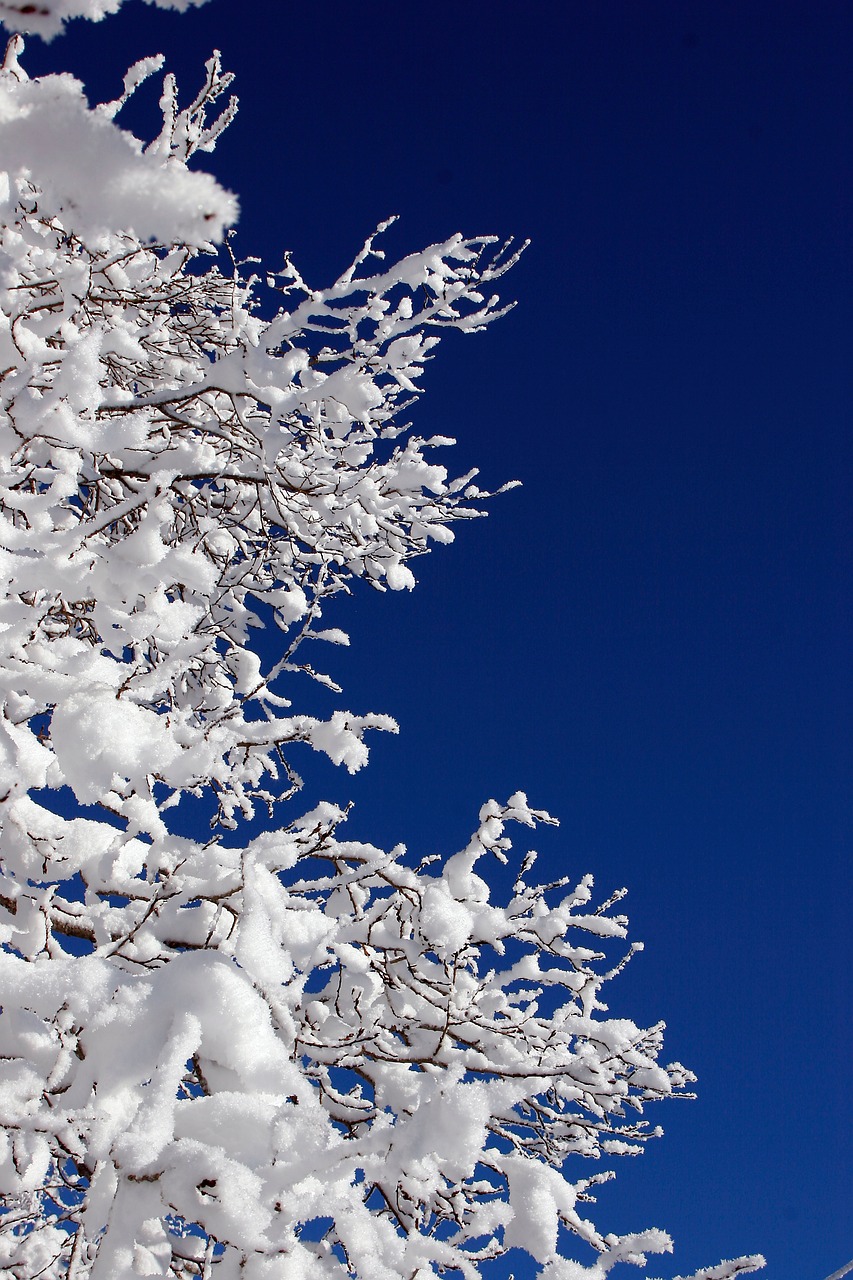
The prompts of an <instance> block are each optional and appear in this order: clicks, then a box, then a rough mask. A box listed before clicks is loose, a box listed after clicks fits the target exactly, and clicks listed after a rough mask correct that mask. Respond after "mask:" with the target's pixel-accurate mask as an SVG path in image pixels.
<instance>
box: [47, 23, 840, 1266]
mask: <svg viewBox="0 0 853 1280" xmlns="http://www.w3.org/2000/svg"><path fill="white" fill-rule="evenodd" d="M214 46H216V47H219V48H221V49H222V51H223V56H224V62H225V65H226V66H227V67H230V68H231V69H233V70H234V71H236V72H237V75H238V83H237V88H238V91H239V93H240V96H241V101H242V106H241V112H240V116H239V117H238V120H237V122H236V124H235V125H234V126H233V128H232V129H231V130H230V131H229V133H228V134H227V135H226V136H225V137H224V138H223V140H222V142H221V143H220V146H219V148H218V150H217V152H216V153H215V155H214V156H213V157H211V158H210V160H209V165H210V167H211V168H212V169H213V170H214V171H215V172H216V174H217V176H218V177H219V178H220V179H221V180H222V181H223V182H224V183H225V184H226V185H228V186H229V187H231V188H232V189H233V190H235V191H237V192H238V193H239V194H240V196H241V200H242V208H243V215H242V219H241V222H240V227H239V240H238V246H239V249H240V251H241V252H244V253H247V254H248V253H258V254H260V255H262V256H263V257H264V259H265V261H266V263H267V265H268V266H270V267H276V266H278V265H279V263H280V260H281V256H280V255H281V251H282V250H283V249H285V248H287V249H291V250H292V251H293V253H294V257H295V259H296V261H297V263H298V264H299V266H300V268H301V269H302V271H303V274H304V275H305V276H306V278H308V279H309V280H311V281H314V282H316V283H317V284H326V283H328V282H329V281H330V280H331V279H332V277H333V275H335V274H337V273H338V272H339V270H340V269H341V268H342V267H344V266H345V265H346V264H347V263H348V262H349V260H350V258H351V256H352V254H353V253H354V252H355V250H356V249H357V248H358V247H359V246H360V244H361V242H362V240H363V238H364V236H365V235H366V234H367V233H368V232H369V231H370V230H371V229H372V228H373V227H374V226H375V225H376V223H377V222H378V221H379V220H380V219H382V218H385V217H387V216H388V215H389V214H392V213H397V214H400V215H401V221H400V222H399V223H398V224H397V225H396V226H395V227H394V229H393V231H392V232H391V233H390V235H389V239H388V250H389V253H391V252H394V251H398V252H399V253H403V252H406V251H408V250H410V249H416V248H420V247H422V246H423V245H424V244H426V243H429V242H431V241H434V240H439V239H442V238H444V237H445V236H446V235H448V234H449V233H452V232H454V231H457V230H462V231H465V232H469V233H479V232H482V231H495V232H497V233H499V234H501V235H504V234H516V235H518V236H521V237H526V236H530V237H531V238H532V241H533V243H532V245H531V248H530V249H529V251H528V252H527V254H526V255H525V257H524V259H523V261H522V263H521V264H520V265H519V267H518V268H517V269H516V270H515V271H514V272H513V274H512V276H511V277H509V278H508V279H507V280H506V282H505V289H504V292H505V293H506V294H507V296H510V297H514V298H516V299H517V300H518V304H519V305H518V307H517V308H516V310H515V311H514V312H513V313H512V315H511V316H509V317H508V318H506V319H504V320H503V321H501V322H500V324H498V325H496V326H495V327H494V328H493V329H491V330H490V331H489V332H488V333H486V334H482V335H479V336H477V337H462V336H458V335H451V336H450V337H448V339H447V340H446V341H445V342H444V343H443V344H442V348H441V349H440V350H439V352H438V354H437V358H436V360H435V362H434V364H433V365H432V366H431V367H430V368H429V370H428V373H427V375H426V377H425V378H424V386H425V388H426V391H427V394H426V396H425V398H424V400H423V402H422V403H421V405H420V406H419V408H418V409H417V410H416V423H417V426H418V429H419V431H421V432H422V433H424V434H427V435H429V434H434V433H442V434H448V435H454V436H457V437H458V439H459V445H458V447H457V449H456V450H455V451H453V455H451V454H448V456H447V462H448V465H451V466H452V467H453V468H454V470H455V471H463V470H466V469H467V468H468V467H470V466H472V465H479V466H480V467H481V469H482V475H483V477H484V479H485V481H486V482H487V483H488V484H491V485H497V484H500V483H501V482H502V481H504V480H506V479H511V478H518V479H520V480H522V481H523V484H524V487H523V489H521V490H516V491H514V492H512V493H510V494H507V495H505V496H503V497H501V498H500V499H496V500H495V501H494V503H493V504H492V507H491V515H490V517H489V519H488V520H483V521H479V522H477V523H475V524H472V525H470V526H468V527H463V528H461V529H460V530H459V534H458V540H457V542H456V544H455V545H454V546H453V547H452V548H450V549H444V548H440V549H439V551H438V552H437V553H436V554H435V555H432V556H430V557H428V558H426V559H424V560H423V561H421V562H419V563H418V564H417V565H415V566H413V567H414V568H415V570H416V575H417V577H418V579H419V585H418V588H417V590H416V591H415V592H414V593H412V595H411V596H407V597H406V598H405V599H403V598H401V596H400V595H398V594H394V595H393V596H386V597H379V596H377V595H375V594H374V593H365V594H364V595H362V596H360V597H357V598H356V599H355V600H353V601H350V602H344V603H343V604H342V606H341V608H340V610H339V611H338V612H337V614H335V616H331V613H330V614H329V615H328V621H329V625H339V626H342V627H345V628H347V629H348V630H349V631H350V633H351V635H352V641H353V647H352V649H351V650H349V651H347V652H342V651H340V650H337V651H331V656H330V661H332V662H336V665H335V667H334V670H335V674H336V675H337V676H338V677H339V678H340V679H341V681H342V683H343V684H344V686H345V694H344V699H345V701H344V705H346V706H349V707H351V708H352V709H353V710H355V711H367V710H377V711H386V712H389V713H391V714H393V715H394V716H396V717H397V719H398V720H399V721H400V724H401V730H402V732H401V736H400V737H399V739H390V738H381V739H378V740H376V741H375V743H374V748H373V762H372V765H371V767H370V768H369V769H368V770H367V771H366V772H365V773H364V774H362V775H359V776H358V777H356V778H354V779H350V778H347V777H345V776H343V775H341V774H339V773H335V772H334V771H332V769H331V767H329V769H327V770H324V769H323V768H322V767H321V766H319V765H318V766H317V769H316V773H315V774H313V775H312V786H314V787H316V788H318V789H319V790H321V791H322V792H323V793H324V794H325V795H327V796H328V797H329V798H330V799H336V800H339V801H342V800H346V799H347V798H350V797H351V798H353V799H354V800H355V801H356V808H355V810H354V813H353V816H352V818H351V820H350V823H351V829H352V834H353V835H357V836H361V837H364V838H366V839H370V840H372V841H374V842H376V843H387V844H392V843H395V842H397V841H398V840H404V841H406V842H407V843H408V844H409V845H410V846H411V848H412V850H413V851H416V852H417V853H418V854H419V855H420V854H423V853H432V852H436V851H441V850H444V851H447V852H451V851H452V850H453V849H454V848H456V847H458V845H459V843H460V842H461V841H462V840H463V839H464V837H465V836H466V834H467V832H468V830H469V828H470V827H471V825H472V824H473V822H474V820H475V818H476V811H477V809H478V807H479V805H480V804H481V802H482V801H483V800H485V799H486V798H488V797H489V796H495V797H497V798H499V799H504V798H506V796H507V795H509V794H510V793H511V792H512V791H514V790H516V789H518V788H522V789H524V790H526V791H527V792H528V794H529V796H530V798H531V802H532V803H534V804H536V805H541V806H542V807H546V808H548V809H549V810H550V811H551V812H553V813H555V814H557V815H558V816H559V817H560V818H561V820H562V827H561V828H560V830H559V832H557V833H552V832H546V833H545V834H544V835H542V836H540V838H539V840H538V847H539V850H540V856H541V864H540V865H541V866H543V867H544V868H545V873H546V874H547V875H551V874H554V875H556V874H561V873H563V872H564V871H565V872H569V871H571V872H577V873H578V874H582V873H583V872H586V871H592V872H593V873H594V874H595V876H596V880H597V884H598V886H599V889H600V890H601V891H602V894H603V895H606V893H607V892H609V891H610V889H612V888H614V887H617V886H619V885H622V884H625V885H627V886H628V888H629V890H630V896H629V898H628V901H627V907H628V910H629V912H630V914H631V917H632V922H633V936H635V937H638V938H641V939H643V940H644V941H645V943H646V951H645V952H644V954H643V955H642V956H639V957H637V958H636V959H635V961H634V962H633V963H632V965H631V967H630V968H629V970H628V971H627V972H626V974H625V975H624V976H623V977H621V978H620V979H619V981H618V983H615V984H614V985H613V990H612V992H611V1007H612V1009H613V1012H614V1013H618V1014H620V1015H624V1016H629V1017H633V1018H634V1019H635V1020H637V1021H638V1022H641V1023H643V1022H644V1021H646V1020H648V1021H654V1020H656V1019H658V1018H660V1017H663V1018H665V1019H666V1021H667V1024H668V1028H669V1032H668V1036H669V1038H668V1057H669V1058H678V1059H680V1060H681V1061H683V1062H685V1063H686V1064H688V1065H689V1066H691V1067H692V1068H693V1069H694V1070H695V1071H696V1072H697V1074H698V1076H699V1085H698V1089H699V1098H698V1100H697V1101H696V1102H693V1103H681V1104H672V1105H671V1106H670V1107H669V1108H658V1115H656V1116H655V1117H654V1119H655V1121H656V1122H660V1123H662V1124H663V1125H664V1127H665V1128H666V1130H667V1132H666V1136H665V1138H664V1139H663V1140H662V1141H661V1142H658V1143H656V1144H654V1145H653V1146H650V1147H649V1149H648V1151H647V1153H646V1155H645V1156H644V1157H642V1159H641V1160H639V1161H635V1162H632V1163H629V1162H627V1161H623V1164H627V1165H628V1167H627V1168H623V1169H621V1170H620V1174H619V1181H618V1182H617V1183H616V1184H615V1186H611V1187H610V1188H603V1189H602V1192H601V1197H600V1204H601V1210H602V1212H601V1213H600V1215H599V1218H600V1221H602V1222H603V1223H606V1224H607V1225H608V1226H609V1227H610V1228H611V1229H614V1230H620V1231H623V1230H624V1231H627V1230H631V1229H635V1228H641V1227H644V1226H647V1225H659V1226H662V1227H665V1228H666V1229H667V1230H669V1231H671V1232H672V1234H673V1235H674V1237H675V1239H676V1245H677V1252H676V1255H675V1260H674V1261H672V1262H670V1261H669V1260H667V1259H662V1260H660V1262H659V1263H657V1265H656V1266H654V1265H653V1266H652V1267H651V1268H650V1269H651V1271H652V1273H653V1274H655V1273H660V1274H662V1275H671V1274H675V1273H680V1274H687V1273H689V1272H690V1271H691V1270H692V1269H694V1268H695V1267H697V1266H699V1265H701V1264H702V1263H712V1262H715V1261H717V1260H718V1259H719V1258H720V1256H727V1257H728V1256H733V1255H734V1254H736V1253H740V1252H752V1251H758V1250H760V1251H762V1252H764V1253H765V1254H766V1255H767V1257H768V1263H769V1267H768V1272H767V1273H766V1274H767V1275H768V1276H769V1277H771V1278H772V1280H824V1277H825V1276H827V1275H828V1274H829V1273H830V1272H831V1271H833V1270H834V1269H836V1268H837V1267H839V1266H841V1264H842V1263H844V1262H846V1261H847V1260H848V1259H849V1258H850V1257H851V1256H853V1231H851V1229H850V1226H849V1223H850V1220H851V1218H853V1213H851V1191H853V1155H851V1148H853V1143H851V1141H850V1134H851V1120H853V1112H852V1111H851V1104H850V1084H849V1061H850V1049H851V1017H850V1009H851V997H853V991H851V985H853V984H851V968H850V924H849V913H850V904H851V888H853V885H851V873H850V852H851V842H853V841H851V834H852V833H851V804H850V798H851V785H850V784H851V765H853V741H852V740H851V730H850V725H851V712H853V706H851V702H853V698H851V693H853V690H851V681H850V674H849V672H850V653H851V645H852V644H853V613H851V591H850V583H851V569H853V565H852V564H851V560H852V559H853V555H851V536H850V535H851V528H850V524H851V517H850V497H849V491H850V482H851V474H852V473H853V456H851V455H853V442H851V436H850V418H851V368H853V365H851V360H850V354H849V345H850V329H851V325H850V321H851V303H850V299H851V275H853V273H852V272H851V251H850V244H851V225H853V218H851V198H850V197H851V182H850V168H849V166H850V155H851V142H853V138H851V134H852V133H853V128H851V89H850V85H851V71H852V70H853V66H851V63H853V56H851V50H853V12H851V10H850V7H849V5H847V4H846V3H842V2H840V0H800V2H798V3H792V2H787V0H774V2H773V3H770V2H769V0H750V2H749V3H744V0H713V2H712V0H690V3H686V2H684V0H681V2H676V0H642V2H641V3H640V2H638V0H596V2H595V3H594V4H589V3H579V2H578V3H575V2H574V0H572V2H571V3H564V4H560V5H556V4H554V5H546V4H539V3H533V4H531V5H530V6H528V7H526V8H522V7H520V6H518V5H515V4H509V3H505V2H504V0H490V2H489V3H486V2H484V0H466V3H465V4H461V5H460V4H458V3H449V2H448V0H433V2H432V3H431V4H429V5H422V4H408V5H398V4H390V3H387V2H381V3H380V2H376V0H363V2H362V3H361V4H358V5H353V4H344V3H342V2H341V0H323V2H322V3H311V2H310V0H305V2H304V3H300V4H295V3H289V4H284V3H280V2H279V0H248V3H244V4H242V5H238V4H235V3H234V0H211V3H209V4H207V5H205V6H204V7H203V8H201V9H199V10H195V11H193V12H191V13H188V14H186V15H184V16H178V15H174V14H168V13H163V12H160V11H157V10H154V9H151V8H149V7H147V6H142V5H141V4H139V5H128V6H126V9H125V10H123V11H122V13H121V14H120V15H119V16H118V17H117V18H114V19H111V20H108V21H106V22H104V23H102V24H100V25H99V26H97V27H91V26H89V25H86V26H85V27H84V26H82V25H80V24H77V25H75V26H73V27H72V28H71V30H70V32H69V34H68V35H66V36H64V37H60V38H58V39H57V40H56V41H54V42H53V43H52V44H51V45H49V46H46V47H45V46H39V44H38V42H37V41H32V42H31V43H30V46H29V50H28V57H27V59H26V65H27V66H28V68H29V70H30V71H31V73H36V72H40V71H44V70H59V69H64V70H70V71H73V72H74V73H75V74H76V75H78V76H80V78H82V79H83V80H84V81H85V82H86V83H87V85H88V86H89V87H90V89H91V92H92V97H93V99H102V98H106V97H111V96H113V95H114V94H115V93H116V92H117V89H118V86H119V84H120V78H121V75H122V73H123V71H124V69H125V67H126V66H127V65H128V64H129V63H130V62H131V61H134V60H136V59H137V58H138V57H141V56H143V55H145V54H151V53H155V52H159V51H162V52H165V53H166V54H167V55H168V59H169V64H170V66H171V67H172V68H174V69H175V70H176V71H177V72H178V74H179V77H180V80H181V83H182V84H183V86H184V90H185V92H186V93H189V92H190V90H193V89H194V88H195V84H196V81H197V80H198V76H199V72H200V69H201V64H202V63H203V60H204V58H205V57H207V56H208V54H209V52H210V50H211V48H212V47H214ZM153 97H156V95H153ZM152 100H153V98H152ZM142 114H143V115H144V110H143V111H142ZM140 127H142V126H141V125H140ZM454 455H455V456H454ZM307 767H308V766H307V762H306V769H307ZM312 768H313V766H312ZM522 1274H523V1272H522V1269H521V1268H520V1267H519V1268H517V1270H516V1275H517V1277H518V1280H521V1276H522Z"/></svg>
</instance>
